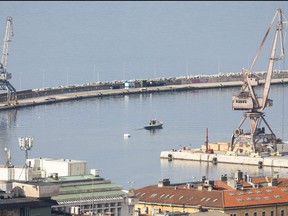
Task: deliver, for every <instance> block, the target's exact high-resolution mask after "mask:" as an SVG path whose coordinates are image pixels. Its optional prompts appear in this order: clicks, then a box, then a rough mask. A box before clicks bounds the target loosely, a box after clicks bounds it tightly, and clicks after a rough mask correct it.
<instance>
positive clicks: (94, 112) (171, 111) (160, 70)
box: [0, 1, 288, 189]
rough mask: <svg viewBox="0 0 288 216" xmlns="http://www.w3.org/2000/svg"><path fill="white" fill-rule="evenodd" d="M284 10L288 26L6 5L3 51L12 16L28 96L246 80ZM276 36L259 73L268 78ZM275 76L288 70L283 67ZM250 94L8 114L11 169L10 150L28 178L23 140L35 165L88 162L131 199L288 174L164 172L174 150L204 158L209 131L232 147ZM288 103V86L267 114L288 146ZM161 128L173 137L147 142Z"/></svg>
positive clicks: (209, 15)
mask: <svg viewBox="0 0 288 216" xmlns="http://www.w3.org/2000/svg"><path fill="white" fill-rule="evenodd" d="M277 8H282V9H283V12H284V14H285V16H286V17H287V12H288V4H287V3H286V2H285V1H267V2H265V1H261V2H257V1H255V2H253V1H251V2H249V1H247V2H241V1H239V2H237V1H232V2H221V1H220V2H216V1H215V2H209V1H207V2H201V1H191V2H189V1H187V2H185V1H183V2H181V1H180V2H177V1H175V2H174V1H171V2H170V1H167V2H165V1H163V2H162V1H158V2H152V1H151V2H141V1H139V2H129V1H128V2H125V1H123V2H104V1H103V2H100V1H99V2H97V1H95V2H94V1H75V2H74V1H71V2H68V1H67V2H66V1H63V2H61V1H58V2H56V1H55V2H54V1H51V2H49V1H47V2H32V1H31V2H21V1H19V2H18V1H15V2H14V1H11V2H10V1H9V2H8V1H3V2H0V12H1V13H0V14H1V16H0V32H1V33H2V32H3V33H2V34H1V35H0V39H1V40H0V41H2V38H3V37H4V30H5V25H6V16H11V17H13V30H14V36H13V39H12V41H11V43H10V42H9V60H8V62H9V64H8V67H7V70H8V72H9V73H11V74H12V79H11V80H10V82H11V84H12V85H13V86H14V87H15V88H16V90H26V89H35V88H45V87H58V86H63V85H72V84H85V83H91V82H97V81H101V82H106V81H113V80H122V81H125V80H131V79H132V80H133V79H149V78H161V77H164V78H169V77H177V76H187V75H199V74H207V75H213V74H219V73H229V72H240V71H241V68H242V67H245V68H247V67H249V66H250V64H251V62H252V60H253V58H254V55H255V54H256V51H257V49H258V47H259V45H260V43H261V41H262V39H263V37H264V34H265V32H266V31H267V28H268V26H269V23H270V22H271V20H272V18H273V16H274V14H275V12H276V10H277ZM271 35H272V34H271ZM271 35H269V37H268V38H267V44H265V47H263V50H262V53H264V54H262V53H261V54H260V56H259V59H258V61H257V62H256V64H255V67H254V70H255V71H264V70H266V69H267V64H268V56H269V52H270V47H271V41H272V39H271V37H272V36H271ZM270 36H271V37H270ZM1 45H2V44H1ZM275 69H279V70H281V69H287V68H285V67H283V65H280V64H278V62H277V63H276V64H275ZM238 90H239V89H238V88H237V89H215V90H200V91H185V92H171V93H168V92H166V93H153V94H141V95H129V96H117V97H106V98H93V99H92V98H91V99H87V100H86V99H85V100H80V101H70V102H65V103H59V104H51V105H42V106H36V107H29V108H23V109H19V110H9V111H2V112H1V113H0V156H1V158H0V160H1V163H5V151H4V149H5V148H8V149H10V150H11V156H12V162H13V164H14V165H17V166H23V165H24V160H25V152H23V151H21V150H20V148H19V145H18V137H33V138H34V146H33V147H32V149H31V150H30V151H29V153H28V157H29V158H36V157H54V158H66V159H76V160H85V161H87V162H88V164H89V169H90V168H95V169H99V170H100V174H101V176H103V177H105V178H109V179H111V180H112V181H113V182H114V183H116V184H119V185H121V186H123V187H124V188H125V189H127V188H129V187H130V186H133V187H141V186H144V185H148V184H157V182H158V180H159V179H161V178H170V179H171V181H172V182H180V181H192V180H195V179H196V180H197V179H200V178H201V176H204V175H205V176H207V177H208V178H213V179H218V178H219V177H220V175H222V174H227V175H231V172H232V171H234V170H236V169H242V170H243V171H244V172H245V171H247V172H248V171H249V173H250V174H251V175H253V174H268V175H269V174H271V173H275V172H278V173H281V174H283V175H284V174H287V170H285V169H284V170H278V169H277V170H276V169H275V170H274V169H271V168H269V169H266V168H263V169H261V170H259V169H258V168H257V167H249V166H245V167H241V166H231V165H225V164H218V165H216V166H215V165H212V164H206V163H199V162H184V161H172V162H168V161H167V160H160V152H161V151H163V150H171V149H178V148H180V147H181V146H191V147H193V148H199V147H200V146H201V145H202V144H203V143H204V142H205V140H206V128H208V129H209V141H211V142H218V141H230V139H231V134H232V132H233V130H234V128H235V127H237V126H238V124H239V123H240V121H241V119H242V116H243V113H242V112H240V111H232V95H233V94H234V93H235V92H238ZM287 93H288V87H287V86H284V87H283V86H273V87H272V89H271V92H270V98H271V99H273V100H274V106H273V107H270V108H267V109H265V112H266V120H267V121H268V123H269V124H270V126H271V127H272V129H273V130H274V133H275V134H276V135H277V137H279V138H282V139H284V140H288V134H287V130H288V127H287V124H288V123H287V112H286V110H287V107H288V104H287V103H288V102H287V101H288V100H287ZM152 118H156V119H157V120H160V121H163V122H164V125H163V129H160V130H157V131H154V132H152V131H151V132H150V131H148V130H145V129H144V128H143V127H144V125H146V124H147V123H148V122H149V121H150V119H152ZM124 134H130V137H127V138H124ZM55 172H57V170H55ZM128 182H130V183H128Z"/></svg>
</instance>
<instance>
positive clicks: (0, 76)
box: [0, 16, 17, 104]
mask: <svg viewBox="0 0 288 216" xmlns="http://www.w3.org/2000/svg"><path fill="white" fill-rule="evenodd" d="M6 21H7V22H6V31H5V35H4V40H3V49H2V56H1V62H0V89H1V90H7V102H8V104H11V103H17V95H16V89H15V88H14V87H13V86H12V85H11V83H10V82H9V81H8V79H11V78H12V74H11V73H8V72H7V65H8V55H9V42H11V39H12V37H13V19H12V17H11V16H8V17H7V19H6Z"/></svg>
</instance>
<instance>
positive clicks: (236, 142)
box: [229, 9, 287, 154]
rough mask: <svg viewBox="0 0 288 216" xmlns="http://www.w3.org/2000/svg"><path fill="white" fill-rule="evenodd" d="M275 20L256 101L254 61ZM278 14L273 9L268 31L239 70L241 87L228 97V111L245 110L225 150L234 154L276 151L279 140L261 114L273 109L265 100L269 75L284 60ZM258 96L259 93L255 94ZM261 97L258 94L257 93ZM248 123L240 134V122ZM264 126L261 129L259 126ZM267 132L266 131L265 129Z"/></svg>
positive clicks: (269, 101)
mask: <svg viewBox="0 0 288 216" xmlns="http://www.w3.org/2000/svg"><path fill="white" fill-rule="evenodd" d="M276 17H278V23H277V24H276V28H275V34H274V39H273V43H272V50H271V54H270V58H269V63H268V69H267V74H266V78H265V83H264V87H263V91H262V93H263V96H262V97H259V96H258V95H257V94H256V87H257V86H260V84H259V77H258V76H257V75H256V74H253V73H252V70H253V67H254V65H255V63H256V60H257V59H258V56H259V54H260V52H261V50H262V47H263V45H264V43H265V41H266V38H267V36H268V34H269V32H270V30H271V28H272V27H273V25H274V22H275V20H276ZM284 20H285V17H284V16H283V14H282V10H281V9H277V11H276V13H275V15H274V17H273V19H272V21H271V23H270V25H269V28H268V30H267V32H266V34H265V36H264V38H263V40H262V43H261V44H260V47H259V48H258V50H257V53H256V56H255V58H254V60H253V62H252V64H251V66H250V68H249V69H248V70H245V69H244V68H243V69H242V77H243V85H242V87H241V90H240V92H239V94H238V95H235V96H233V97H232V108H233V110H245V111H246V112H245V113H244V117H243V119H242V121H241V122H240V124H239V126H238V127H237V128H236V129H235V130H234V132H233V134H232V141H231V143H230V147H229V150H230V151H233V152H235V153H248V154H251V153H256V154H259V153H261V152H271V151H276V150H277V142H278V141H279V139H277V138H276V136H275V134H274V133H273V131H272V129H271V127H270V126H269V124H268V123H267V121H266V120H265V118H264V116H265V115H264V112H263V110H264V109H265V108H266V107H270V106H272V105H273V101H272V100H271V99H269V98H268V96H269V91H270V84H271V78H272V73H273V66H274V62H275V61H278V60H283V59H284V37H283V28H285V26H284V25H283V24H286V28H287V21H285V22H284ZM278 39H279V41H280V45H278V46H277V41H278ZM277 47H278V48H280V54H279V55H278V56H277V55H276V49H277ZM257 92H259V89H258V91H257ZM260 93H261V91H260ZM247 119H248V122H249V127H250V128H249V130H248V131H244V130H243V129H242V128H241V127H242V126H243V124H244V122H245V121H246V120H247ZM262 122H264V127H262V126H261V123H262ZM266 128H267V129H268V130H267V129H266Z"/></svg>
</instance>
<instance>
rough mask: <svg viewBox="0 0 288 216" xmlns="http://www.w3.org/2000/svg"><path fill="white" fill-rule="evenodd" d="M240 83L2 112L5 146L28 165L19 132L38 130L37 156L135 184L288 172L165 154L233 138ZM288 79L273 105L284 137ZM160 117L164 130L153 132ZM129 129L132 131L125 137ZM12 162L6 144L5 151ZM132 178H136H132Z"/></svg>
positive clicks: (270, 114) (287, 136) (273, 118)
mask: <svg viewBox="0 0 288 216" xmlns="http://www.w3.org/2000/svg"><path fill="white" fill-rule="evenodd" d="M238 90H239V89H238V88H230V89H216V90H200V91H185V92H177V93H175V92H171V93H167V92H166V93H153V94H141V95H129V96H117V97H110V98H109V97H107V98H93V99H85V100H80V101H70V102H65V103H59V104H51V105H43V106H37V107H31V108H23V109H19V110H9V111H3V112H1V131H0V143H1V147H0V148H1V149H4V148H5V147H7V148H8V149H11V155H12V161H13V163H14V164H15V165H22V166H23V164H24V159H25V153H24V152H23V151H21V150H20V148H19V147H18V137H21V136H22V137H33V138H34V146H33V147H32V149H31V150H30V151H29V157H31V158H33V157H54V158H65V159H76V160H86V161H88V164H89V169H90V168H91V169H92V168H96V169H99V170H100V173H101V175H102V176H103V177H105V178H109V179H112V181H113V182H115V183H116V184H119V185H121V186H123V187H124V188H128V187H130V186H131V185H129V184H132V182H133V186H134V187H140V186H144V185H147V184H156V183H157V182H158V180H159V179H162V178H170V179H171V181H172V182H182V181H192V180H197V179H200V178H201V176H207V177H208V178H212V179H218V178H220V176H221V175H222V174H227V175H228V176H229V175H231V173H232V172H233V171H236V170H237V169H241V170H243V171H244V172H248V173H249V174H251V175H256V174H257V175H258V174H259V175H262V174H268V175H269V174H271V173H274V172H278V173H281V174H283V175H285V174H288V169H287V170H286V169H280V168H279V169H277V168H263V169H258V167H253V166H251V167H249V166H242V167H241V166H239V165H237V166H236V165H226V164H217V165H213V164H212V163H203V162H202V163H199V162H189V161H172V162H168V161H167V160H162V159H161V160H160V152H161V151H163V150H172V149H179V148H181V146H190V147H192V148H200V146H201V145H202V144H203V143H204V142H205V140H206V128H208V129H209V141H211V142H220V141H230V138H231V134H232V132H233V130H234V128H235V127H236V126H237V125H238V124H239V123H240V120H241V119H242V116H243V112H241V111H232V108H231V103H232V102H231V100H232V95H233V94H234V93H236V92H237V91H238ZM287 92H288V86H287V85H285V86H282V85H279V86H273V87H272V89H271V93H270V95H271V97H270V98H273V99H274V106H273V107H270V108H267V110H265V113H266V120H267V121H268V123H269V124H270V126H271V127H272V129H273V131H274V133H275V134H276V135H277V137H279V138H282V139H283V140H288V133H287V132H288V131H287V130H288V122H287V112H286V110H287V107H288V100H287V99H286V100H285V97H286V95H287ZM152 118H156V119H158V120H161V121H163V122H164V125H163V129H158V130H155V131H149V130H145V129H144V125H145V124H147V123H148V121H149V120H150V119H152ZM124 134H130V137H129V138H127V137H126V138H125V137H124ZM1 159H2V161H1V162H2V163H4V162H5V155H4V151H2V155H1ZM128 182H130V183H128Z"/></svg>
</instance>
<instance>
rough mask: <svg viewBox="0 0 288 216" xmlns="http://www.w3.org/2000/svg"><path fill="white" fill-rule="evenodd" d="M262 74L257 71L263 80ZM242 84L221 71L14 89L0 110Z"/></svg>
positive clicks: (279, 77)
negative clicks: (207, 74)
mask: <svg viewBox="0 0 288 216" xmlns="http://www.w3.org/2000/svg"><path fill="white" fill-rule="evenodd" d="M264 75H265V73H264V72H263V73H260V75H259V76H262V77H263V79H262V80H260V83H261V82H262V83H264ZM273 77H274V78H273V79H272V81H271V84H272V85H276V84H287V83H288V71H281V72H277V73H275V74H274V76H273ZM241 85H242V81H241V75H240V74H238V73H237V74H236V75H235V74H232V75H231V74H228V75H227V74H226V75H225V74H224V75H223V74H222V75H221V76H220V75H218V76H214V75H210V77H208V78H205V76H204V77H202V78H201V77H198V76H197V77H196V78H195V77H192V78H191V77H180V78H166V79H164V78H163V79H161V80H158V79H156V80H145V82H144V81H143V80H141V81H134V82H133V85H131V86H129V87H128V88H126V86H124V83H123V82H120V81H114V82H108V83H98V84H85V85H73V86H59V87H55V88H44V89H30V90H25V91H18V92H17V103H16V104H13V103H10V104H7V102H6V94H0V110H8V109H18V108H22V107H28V106H37V105H43V104H51V103H59V102H65V101H71V100H81V99H85V98H94V97H100V98H101V97H107V96H117V95H129V94H149V93H155V92H172V91H193V90H201V89H217V88H233V87H240V86H241Z"/></svg>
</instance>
